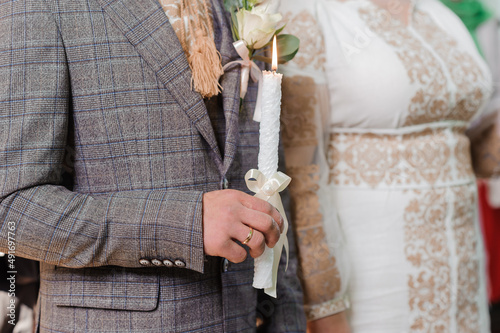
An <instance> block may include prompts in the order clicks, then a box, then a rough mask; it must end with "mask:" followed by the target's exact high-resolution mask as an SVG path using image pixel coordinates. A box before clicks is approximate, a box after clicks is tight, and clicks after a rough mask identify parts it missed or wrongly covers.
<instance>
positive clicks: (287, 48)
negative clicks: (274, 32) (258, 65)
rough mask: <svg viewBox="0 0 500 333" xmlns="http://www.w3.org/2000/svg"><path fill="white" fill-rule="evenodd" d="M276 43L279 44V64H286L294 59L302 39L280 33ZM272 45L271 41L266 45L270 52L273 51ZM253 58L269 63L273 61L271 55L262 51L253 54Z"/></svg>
mask: <svg viewBox="0 0 500 333" xmlns="http://www.w3.org/2000/svg"><path fill="white" fill-rule="evenodd" d="M276 43H277V44H278V64H284V63H286V62H288V61H290V60H292V59H293V58H294V57H295V55H296V54H297V52H298V51H299V47H300V40H299V39H298V38H297V37H295V36H294V35H287V34H283V35H278V36H277V38H276ZM270 45H271V43H269V44H267V46H266V47H267V51H268V53H270V52H271V50H270ZM253 60H259V61H263V62H266V63H268V64H271V63H272V59H271V58H270V57H266V56H264V55H262V53H260V52H259V54H256V55H254V56H253Z"/></svg>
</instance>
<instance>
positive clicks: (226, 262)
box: [222, 258, 229, 273]
mask: <svg viewBox="0 0 500 333" xmlns="http://www.w3.org/2000/svg"><path fill="white" fill-rule="evenodd" d="M228 269H229V260H227V259H226V258H224V260H223V261H222V271H223V272H224V273H226V272H227V270H228Z"/></svg>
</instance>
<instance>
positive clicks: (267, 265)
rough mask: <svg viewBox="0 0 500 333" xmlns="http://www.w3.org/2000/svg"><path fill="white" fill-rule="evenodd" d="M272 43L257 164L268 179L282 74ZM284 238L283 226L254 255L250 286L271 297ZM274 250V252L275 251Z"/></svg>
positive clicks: (274, 163)
mask: <svg viewBox="0 0 500 333" xmlns="http://www.w3.org/2000/svg"><path fill="white" fill-rule="evenodd" d="M275 43H276V41H274V45H273V71H271V72H270V71H263V72H262V74H263V77H262V97H261V103H262V104H261V114H260V131H259V133H260V134H259V157H258V168H259V171H260V172H261V173H262V174H263V175H264V177H265V179H268V180H270V179H272V178H273V176H275V174H276V172H277V171H278V145H279V132H280V113H281V80H282V78H283V75H282V74H278V73H276V68H277V61H276V60H277V55H276V44H275ZM280 204H281V200H280ZM283 213H284V212H282V215H283ZM284 240H286V230H284V235H283V234H282V236H281V238H280V241H279V242H278V244H276V246H275V247H274V249H271V248H268V247H267V246H266V248H265V251H264V253H263V254H262V255H261V256H260V257H258V258H256V259H255V271H254V280H253V286H254V288H259V289H265V291H266V293H268V294H270V295H271V296H274V297H276V274H277V265H278V264H279V256H280V255H281V251H282V248H283V242H284ZM275 251H277V252H276V253H275ZM278 252H279V253H278ZM276 260H277V261H278V262H276Z"/></svg>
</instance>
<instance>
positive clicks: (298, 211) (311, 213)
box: [287, 165, 341, 312]
mask: <svg viewBox="0 0 500 333" xmlns="http://www.w3.org/2000/svg"><path fill="white" fill-rule="evenodd" d="M287 171H288V174H289V175H290V176H291V177H292V179H293V182H292V183H290V194H291V196H292V201H293V205H292V214H293V216H294V222H295V229H296V237H297V244H298V252H299V260H300V266H301V272H300V276H301V279H302V281H303V286H304V302H305V304H306V305H308V306H314V305H318V304H322V303H325V302H327V301H329V300H331V299H334V298H335V296H336V293H338V291H339V290H340V283H341V281H340V274H339V271H338V269H337V266H336V260H335V258H334V257H333V256H332V255H331V254H330V250H329V247H328V244H327V241H326V235H325V232H324V229H323V224H322V223H323V216H322V215H321V213H320V207H319V199H318V195H317V193H316V192H317V191H318V187H319V186H318V180H319V168H318V166H316V165H307V166H303V167H291V168H288V169H287ZM315 311H316V312H317V311H320V310H319V309H318V308H316V310H315Z"/></svg>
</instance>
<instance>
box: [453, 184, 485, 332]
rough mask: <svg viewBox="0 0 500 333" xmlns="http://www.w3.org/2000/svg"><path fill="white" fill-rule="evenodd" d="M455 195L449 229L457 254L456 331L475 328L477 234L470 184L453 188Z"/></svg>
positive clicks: (477, 319) (477, 324)
mask: <svg viewBox="0 0 500 333" xmlns="http://www.w3.org/2000/svg"><path fill="white" fill-rule="evenodd" d="M453 192H454V196H455V204H454V216H453V219H452V222H453V231H454V234H455V241H456V251H457V258H458V269H457V271H458V274H457V278H458V281H457V285H458V288H457V317H456V320H457V327H458V331H459V332H464V333H475V332H479V321H480V318H479V309H478V304H477V300H476V295H478V293H479V269H480V268H479V259H478V248H477V247H478V243H477V238H478V235H477V233H476V228H475V210H474V209H471V207H474V206H475V205H476V199H475V193H474V191H473V190H471V187H466V186H463V187H459V188H455V189H453Z"/></svg>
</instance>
